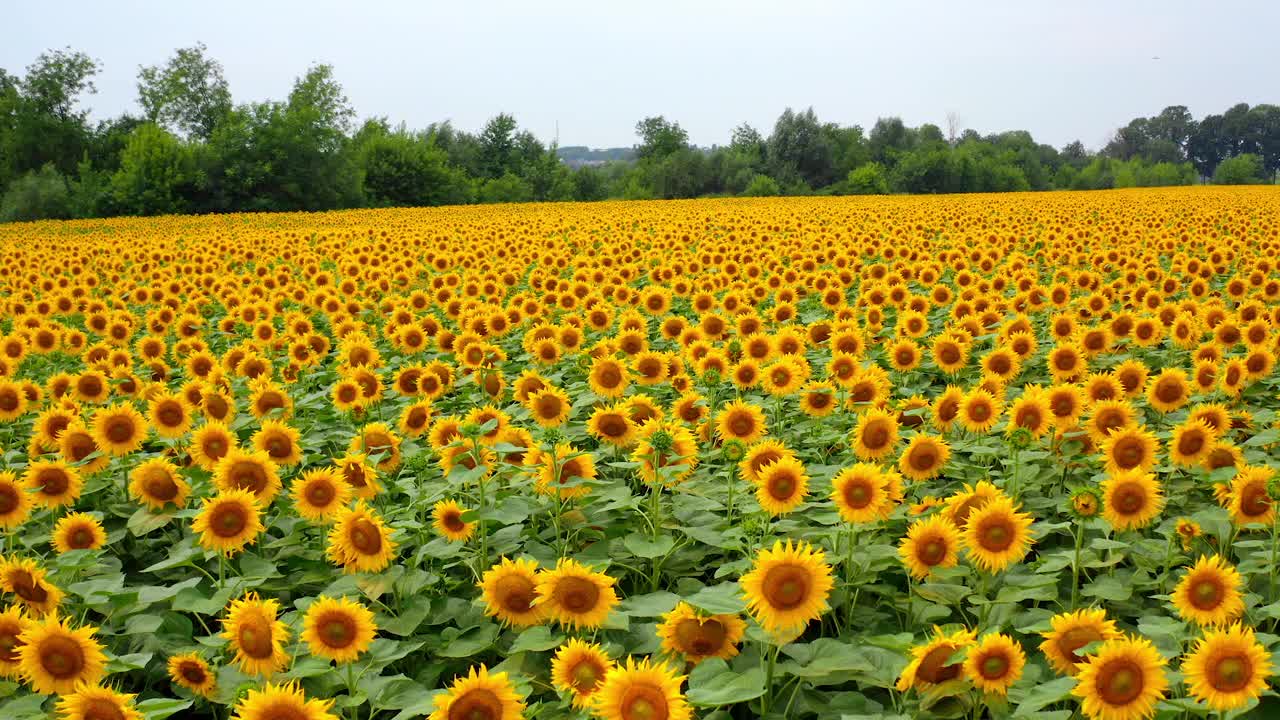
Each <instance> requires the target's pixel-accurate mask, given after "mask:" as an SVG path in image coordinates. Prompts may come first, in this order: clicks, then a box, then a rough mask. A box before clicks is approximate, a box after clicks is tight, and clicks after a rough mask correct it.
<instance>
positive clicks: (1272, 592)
mask: <svg viewBox="0 0 1280 720" xmlns="http://www.w3.org/2000/svg"><path fill="white" fill-rule="evenodd" d="M1277 562H1280V514H1275V515H1273V517H1272V518H1271V562H1270V563H1269V565H1270V566H1271V567H1270V569H1269V570H1268V571H1267V572H1268V574H1267V602H1268V603H1271V604H1274V603H1275V601H1276V563H1277ZM1275 628H1276V618H1274V617H1273V618H1271V631H1272V632H1275Z"/></svg>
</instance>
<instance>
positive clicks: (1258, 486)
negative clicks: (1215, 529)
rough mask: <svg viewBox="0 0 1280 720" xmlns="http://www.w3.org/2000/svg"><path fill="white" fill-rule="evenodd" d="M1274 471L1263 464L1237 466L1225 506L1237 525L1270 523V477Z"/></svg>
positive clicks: (1271, 517)
mask: <svg viewBox="0 0 1280 720" xmlns="http://www.w3.org/2000/svg"><path fill="white" fill-rule="evenodd" d="M1274 474H1275V471H1274V470H1272V469H1271V468H1269V467H1266V466H1265V465H1248V466H1245V467H1238V468H1237V470H1236V476H1235V477H1234V478H1232V479H1231V495H1230V498H1231V502H1230V504H1229V505H1228V507H1227V510H1228V512H1230V513H1231V520H1232V522H1235V523H1236V524H1237V525H1250V524H1261V525H1270V524H1271V523H1272V521H1273V519H1274V518H1275V512H1276V511H1275V503H1274V501H1273V500H1272V499H1271V490H1270V485H1271V478H1272V476H1273V475H1274Z"/></svg>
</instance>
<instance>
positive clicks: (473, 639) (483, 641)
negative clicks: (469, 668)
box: [436, 625, 498, 658]
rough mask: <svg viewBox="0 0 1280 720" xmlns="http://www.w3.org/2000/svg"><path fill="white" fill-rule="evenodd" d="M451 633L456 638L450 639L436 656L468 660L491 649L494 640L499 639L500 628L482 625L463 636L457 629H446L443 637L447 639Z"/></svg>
mask: <svg viewBox="0 0 1280 720" xmlns="http://www.w3.org/2000/svg"><path fill="white" fill-rule="evenodd" d="M451 633H452V634H453V635H454V636H455V637H452V638H450V639H449V640H448V643H447V644H446V645H445V646H444V647H443V648H441V649H440V650H437V651H436V654H437V655H439V656H441V657H447V658H466V657H471V656H473V655H478V654H480V653H481V652H482V651H484V650H487V649H489V647H490V646H492V645H493V641H494V639H495V638H497V637H498V626H496V625H481V626H480V627H475V628H471V629H470V630H468V631H466V632H464V633H461V634H459V633H458V630H457V628H446V629H445V631H444V633H443V635H442V637H446V638H447V637H448V636H449V635H450V634H451Z"/></svg>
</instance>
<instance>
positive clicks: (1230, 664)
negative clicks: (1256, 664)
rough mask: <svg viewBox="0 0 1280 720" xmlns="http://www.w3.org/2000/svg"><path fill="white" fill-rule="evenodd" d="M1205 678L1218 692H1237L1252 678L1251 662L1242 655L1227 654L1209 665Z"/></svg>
mask: <svg viewBox="0 0 1280 720" xmlns="http://www.w3.org/2000/svg"><path fill="white" fill-rule="evenodd" d="M1205 678H1206V679H1207V680H1208V681H1209V685H1211V686H1212V687H1213V689H1214V690H1217V691H1218V692H1223V693H1233V692H1238V691H1240V690H1242V689H1244V687H1245V686H1246V685H1248V684H1249V682H1250V681H1251V680H1253V663H1251V662H1249V659H1248V658H1247V657H1245V656H1243V655H1227V656H1226V657H1222V658H1219V659H1218V660H1217V662H1215V663H1213V664H1212V665H1210V666H1209V668H1208V672H1206V673H1205Z"/></svg>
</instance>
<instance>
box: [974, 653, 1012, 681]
mask: <svg viewBox="0 0 1280 720" xmlns="http://www.w3.org/2000/svg"><path fill="white" fill-rule="evenodd" d="M978 672H980V673H982V677H984V678H986V679H988V680H999V679H1001V678H1003V677H1004V676H1005V675H1006V674H1008V672H1009V658H1007V657H1005V656H1004V655H998V654H992V655H988V656H986V657H985V658H983V659H982V663H981V664H979V665H978Z"/></svg>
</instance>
